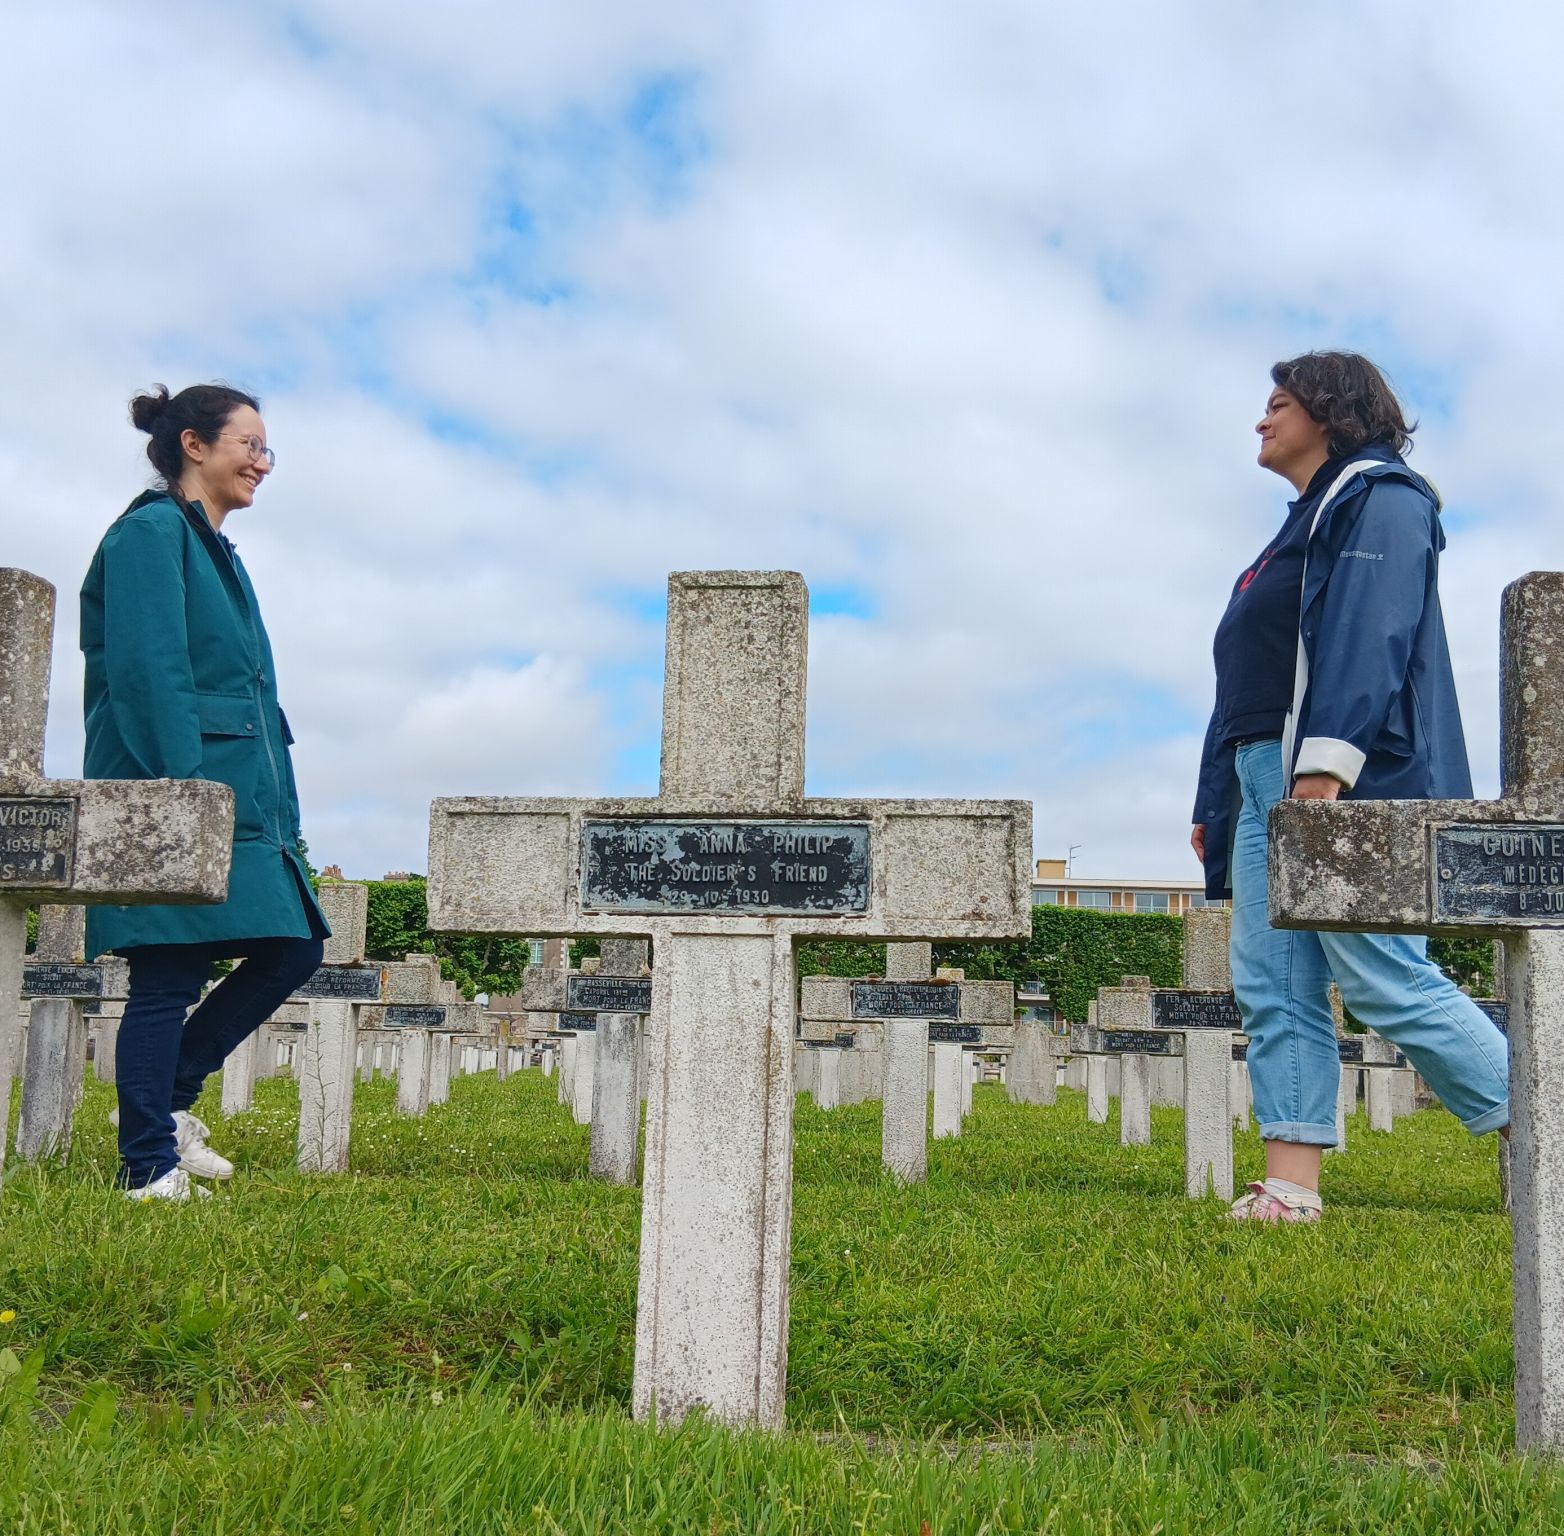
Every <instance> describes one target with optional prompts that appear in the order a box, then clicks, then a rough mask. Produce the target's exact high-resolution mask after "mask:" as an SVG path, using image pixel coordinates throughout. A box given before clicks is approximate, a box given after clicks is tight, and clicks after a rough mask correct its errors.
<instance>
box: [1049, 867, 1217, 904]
mask: <svg viewBox="0 0 1564 1536" xmlns="http://www.w3.org/2000/svg"><path fill="white" fill-rule="evenodd" d="M1067 868H1068V865H1067V863H1066V861H1065V860H1064V859H1039V860H1038V861H1037V873H1036V875H1035V876H1034V877H1033V880H1032V905H1033V906H1034V907H1087V908H1090V909H1092V910H1094V911H1098V912H1142V913H1144V912H1157V913H1160V914H1161V915H1162V916H1164V917H1182V916H1183V915H1184V913H1186V912H1188V911H1189V910H1190V908H1191V907H1203V906H1205V905H1206V894H1205V886H1204V884H1203V882H1201V881H1199V880H1099V879H1086V878H1084V877H1082V876H1079V875H1070V874H1067V873H1066V869H1067Z"/></svg>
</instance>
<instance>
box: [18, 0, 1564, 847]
mask: <svg viewBox="0 0 1564 1536" xmlns="http://www.w3.org/2000/svg"><path fill="white" fill-rule="evenodd" d="M154 12H155V15H154ZM1559 29H1560V23H1559V21H1558V19H1557V17H1556V16H1555V15H1554V13H1553V12H1552V11H1551V10H1547V9H1545V8H1543V7H1541V6H1537V5H1532V6H1523V5H1508V6H1506V5H1500V6H1497V7H1490V8H1488V9H1487V10H1485V11H1483V12H1482V13H1477V12H1469V13H1449V12H1441V13H1439V14H1438V16H1437V17H1436V16H1435V15H1434V14H1433V13H1431V12H1429V11H1428V10H1427V8H1425V7H1420V6H1416V5H1414V4H1412V3H1410V0H1381V3H1378V4H1371V5H1367V6H1362V7H1357V8H1355V9H1354V10H1353V11H1352V12H1351V13H1350V14H1349V13H1345V12H1322V11H1320V10H1318V9H1317V8H1316V9H1315V10H1313V11H1307V12H1304V11H1300V12H1297V13H1296V14H1293V13H1285V12H1276V11H1270V12H1266V13H1265V14H1264V15H1263V17H1261V16H1259V15H1258V14H1257V13H1256V12H1255V11H1254V10H1253V8H1252V7H1250V6H1248V5H1243V4H1239V3H1238V0H1220V3H1217V4H1213V5H1208V6H1202V7H1198V8H1194V9H1190V8H1188V7H1184V8H1170V7H1166V6H1159V5H1154V4H1149V3H1141V4H1127V3H1124V4H1110V5H1106V6H1099V7H1095V8H1091V9H1090V10H1088V9H1085V8H1080V7H1075V8H1059V7H1046V8H1041V7H1037V6H1033V5H1026V4H1022V3H1019V0H980V3H973V4H970V5H966V6H962V7H950V6H947V5H939V4H934V3H932V0H921V3H911V0H904V3H900V4H896V5H879V6H876V5H867V6H854V7H845V8H844V7H841V6H833V5H826V4H823V3H792V4H786V5H783V4H765V5H760V6H755V7H750V8H748V9H746V10H744V11H742V12H739V13H735V15H734V16H732V17H724V16H723V15H722V14H721V13H720V12H719V11H718V10H717V9H715V8H712V7H710V6H705V5H698V4H695V3H693V0H691V3H677V4H671V5H665V6H659V7H651V8H648V7H644V6H639V5H629V4H619V3H615V4H609V3H601V4H585V5H580V6H576V7H571V8H567V9H565V10H560V9H559V8H558V7H536V6H527V7H514V6H498V5H494V4H483V3H480V0H453V3H449V4H447V5H444V6H442V7H440V8H438V10H434V11H430V10H419V9H417V8H409V7H391V8H389V9H388V8H385V7H381V6H373V5H370V4H368V3H367V0H318V3H312V4H311V5H310V6H308V7H304V6H286V5H284V6H273V7H269V8H262V9H260V10H252V11H249V12H242V13H239V12H231V11H226V10H220V9H218V8H216V7H212V6H208V5H203V4H200V3H197V0H169V3H167V4H164V5H161V6H158V7H154V8H153V10H152V11H151V12H149V11H148V10H147V9H146V8H142V9H141V10H135V9H131V10H127V9H125V8H124V7H120V6H113V5H109V4H107V3H98V4H90V3H86V0H65V3H49V4H43V3H24V4H21V5H17V6H13V7H11V8H10V9H9V10H8V11H7V14H6V17H5V19H4V20H3V21H0V42H3V44H4V46H3V47H0V131H3V132H4V133H5V134H6V137H7V141H8V142H9V143H11V144H12V145H14V146H20V148H21V150H22V153H20V154H13V155H11V156H9V157H7V159H6V161H5V163H4V166H3V167H0V198H3V199H4V202H5V206H6V208H7V215H8V216H7V219H6V220H5V221H4V222H3V224H0V330H3V333H4V334H5V335H6V337H7V339H8V341H9V342H10V344H11V345H10V347H9V349H8V354H9V356H10V358H11V359H12V365H11V367H10V368H9V369H8V370H7V374H6V376H5V377H4V378H3V379H0V507H3V508H4V512H3V514H0V515H3V516H4V518H5V523H6V533H5V552H4V558H5V559H6V560H7V561H8V562H13V561H14V562H15V563H19V564H22V565H25V566H28V567H29V568H31V569H35V570H39V571H41V572H43V573H44V574H46V575H48V576H49V577H50V578H51V579H53V580H55V581H56V582H57V583H58V584H59V586H60V587H61V590H62V593H63V594H64V596H63V600H62V621H61V626H60V628H61V634H60V638H59V644H58V645H57V676H56V702H55V709H54V713H53V717H52V720H51V753H50V761H51V764H52V766H53V767H54V769H55V770H56V771H65V770H67V769H69V768H71V767H73V766H74V763H73V762H72V760H71V759H72V754H73V753H79V739H80V731H79V726H77V725H76V723H75V713H76V711H77V710H78V709H79V698H78V694H77V693H76V691H75V689H76V686H77V685H76V682H75V679H76V678H77V677H78V676H79V661H78V660H77V658H76V657H75V655H74V636H73V630H74V621H73V604H72V601H71V598H72V595H73V593H74V591H75V587H76V585H77V583H78V582H79V580H80V574H81V572H82V571H83V570H84V569H85V566H86V562H87V559H88V557H89V555H90V552H91V549H92V546H93V544H94V542H95V540H96V538H97V537H98V534H99V533H100V531H101V529H102V527H103V525H104V524H105V523H106V522H107V521H108V519H109V518H110V517H111V516H112V515H113V513H114V512H116V511H117V510H118V509H119V507H121V506H123V505H124V503H125V502H126V501H128V500H129V499H130V496H131V494H133V492H134V490H135V489H136V488H137V487H138V486H139V485H140V484H141V483H143V480H144V476H145V466H144V461H142V460H141V459H140V457H139V454H140V441H139V440H138V439H137V438H136V437H135V436H134V434H132V433H131V432H130V431H129V430H128V428H127V427H126V425H125V416H124V402H125V399H126V397H127V396H128V395H129V394H130V393H131V391H132V390H133V389H134V388H136V387H139V386H141V385H143V384H145V383H147V382H150V381H151V380H152V379H154V378H164V379H167V381H168V382H170V383H171V384H178V383H180V382H183V381H186V380H189V379H193V378H196V377H209V376H225V377H229V378H232V379H234V380H235V382H240V383H245V382H249V383H252V384H254V385H256V386H257V387H259V388H260V389H261V390H262V392H263V394H264V395H265V401H266V407H267V421H268V427H269V432H270V436H271V439H272V441H273V443H274V445H275V446H276V447H277V449H278V453H279V459H280V465H279V470H278V473H277V476H276V477H275V479H274V480H273V481H272V482H271V483H270V484H268V486H267V487H266V489H265V492H264V494H263V496H262V498H261V499H260V500H259V501H258V503H257V506H256V508H255V509H254V511H253V512H249V513H245V514H242V515H241V516H239V517H236V518H235V519H234V521H233V523H232V525H231V527H232V530H233V532H234V534H235V536H236V537H237V538H238V539H239V542H240V545H241V548H242V550H243V553H244V556H245V558H246V560H247V562H248V564H249V565H250V567H251V570H252V572H253V574H254V575H255V577H256V580H257V583H258V584H259V585H260V587H261V590H262V594H263V598H264V601H265V605H266V611H267V615H268V619H269V622H270V625H271V628H272V631H273V635H274V640H275V643H276V647H277V651H278V659H279V667H280V670H281V674H282V678H283V683H284V693H285V702H286V704H287V706H288V709H289V712H290V716H291V717H292V718H293V719H294V723H295V726H296V728H297V730H298V733H299V736H300V738H301V745H300V757H299V765H300V776H301V781H302V784H303V788H304V793H305V801H306V823H307V831H308V833H309V836H310V838H311V843H312V847H313V848H314V849H315V851H316V852H317V854H318V855H319V856H321V857H323V858H329V859H332V860H333V861H335V862H339V863H342V864H343V865H344V866H345V867H348V868H350V869H353V870H358V871H360V872H367V873H375V872H378V871H377V870H376V869H375V868H374V866H375V865H377V864H384V865H386V866H401V867H413V868H419V867H422V862H423V852H422V850H423V837H424V830H423V818H424V805H425V802H426V801H427V799H428V797H429V796H430V795H432V794H435V793H458V792H462V791H463V790H467V789H475V788H485V789H512V790H516V791H518V792H520V791H523V790H527V789H534V788H543V787H547V788H550V789H562V790H569V789H579V790H589V789H594V788H598V787H604V786H606V785H607V784H608V783H609V782H611V781H612V780H613V779H614V776H615V775H616V773H618V772H620V771H621V770H620V769H619V768H618V767H616V764H618V763H620V761H621V754H622V753H625V752H629V751H633V750H634V749H636V748H637V747H639V748H640V749H641V751H642V753H643V755H644V752H645V749H646V745H647V743H654V742H655V740H656V734H657V718H656V709H655V700H654V699H650V698H649V693H648V690H649V688H650V686H651V685H650V684H649V682H648V679H649V677H651V676H652V675H654V674H655V672H656V669H657V666H658V663H659V661H660V658H661V636H660V634H659V633H658V626H657V625H656V623H655V622H653V621H652V620H650V619H649V618H648V616H647V611H646V602H645V599H646V598H647V597H648V595H650V594H655V593H656V592H658V591H659V590H660V589H661V586H662V583H663V580H664V577H665V575H666V573H667V572H668V571H669V570H671V569H679V568H693V567H703V566H707V567H712V566H750V565H753V566H785V567H788V568H793V569H799V570H802V571H803V572H804V573H805V575H806V577H807V578H808V580H809V581H810V583H811V585H812V587H814V588H815V590H816V591H817V592H819V591H822V590H826V589H836V588H844V587H845V588H853V589H857V590H860V591H862V592H863V593H864V594H865V595H866V599H867V611H868V616H867V617H865V618H859V619H850V620H849V619H840V618H826V619H823V620H820V621H817V623H816V625H815V635H814V640H815V649H814V655H813V657H812V661H811V669H810V678H811V710H810V721H811V733H812V734H811V748H810V762H811V779H810V782H811V787H812V788H815V789H817V790H824V789H830V790H833V791H835V790H917V791H926V792H936V791H937V792H942V793H951V794H961V793H1013V794H1025V795H1031V796H1034V797H1035V798H1036V800H1037V803H1038V814H1037V827H1038V841H1039V848H1040V851H1062V848H1063V841H1061V840H1068V841H1069V842H1079V843H1081V844H1083V845H1084V846H1083V852H1082V859H1081V862H1080V865H1079V867H1080V868H1082V869H1083V870H1084V871H1086V872H1088V873H1090V872H1093V871H1095V872H1098V873H1103V874H1118V875H1126V876H1133V875H1135V874H1137V873H1139V874H1144V875H1147V876H1153V875H1168V874H1179V873H1185V872H1188V871H1189V870H1190V869H1191V868H1192V865H1191V863H1190V859H1189V856H1188V854H1187V852H1186V850H1185V847H1184V843H1185V837H1186V831H1187V827H1186V818H1187V815H1188V806H1189V802H1190V800H1191V798H1192V788H1193V775H1194V766H1195V765H1194V761H1193V759H1194V753H1195V750H1196V741H1195V737H1194V731H1195V729H1197V727H1192V725H1191V722H1192V721H1195V720H1197V719H1198V716H1199V715H1200V713H1201V711H1202V709H1203V708H1204V705H1205V701H1206V699H1207V697H1208V694H1209V689H1210V682H1209V656H1208V644H1209V635H1210V631H1211V629H1212V627H1213V625H1214V623H1215V620H1216V618H1217V616H1218V614H1219V612H1220V608H1221V605H1222V602H1223V600H1224V597H1225V592H1226V588H1227V585H1228V583H1229V581H1230V580H1231V577H1232V575H1233V573H1234V572H1235V571H1236V570H1238V569H1240V568H1241V567H1242V566H1243V564H1244V563H1245V562H1246V560H1247V559H1248V558H1249V557H1250V556H1251V555H1252V554H1253V553H1254V552H1255V550H1256V549H1257V548H1258V547H1259V546H1260V545H1261V544H1262V543H1263V541H1264V539H1265V537H1266V536H1267V535H1268V534H1269V533H1270V532H1271V531H1272V530H1273V528H1274V527H1275V525H1276V524H1277V523H1278V522H1279V521H1280V517H1281V514H1282V503H1283V501H1284V499H1285V487H1283V486H1282V485H1281V484H1280V483H1279V482H1276V481H1274V480H1272V479H1270V478H1269V477H1266V476H1264V475H1262V474H1261V473H1260V472H1259V471H1258V470H1256V469H1254V468H1253V464H1252V454H1253V449H1252V438H1251V436H1250V431H1249V429H1250V427H1251V424H1252V422H1253V420H1254V418H1255V416H1256V414H1257V412H1258V408H1259V405H1260V402H1261V400H1262V398H1263V395H1264V392H1265V387H1266V383H1267V380H1266V375H1265V370H1266V368H1267V366H1268V365H1269V363H1270V362H1271V361H1272V360H1273V359H1274V358H1275V357H1277V356H1280V355H1283V354H1285V353H1288V352H1291V351H1295V350H1299V349H1301V348H1303V347H1305V346H1308V345H1314V344H1327V345H1328V344H1332V343H1340V342H1343V341H1346V342H1348V343H1358V344H1361V345H1363V346H1364V347H1365V348H1366V349H1368V350H1370V351H1372V352H1376V353H1378V354H1380V355H1382V356H1383V357H1384V358H1385V359H1386V360H1387V361H1389V362H1390V363H1391V364H1392V365H1393V366H1394V367H1395V368H1396V369H1397V370H1398V371H1399V372H1400V373H1401V374H1402V378H1403V383H1404V384H1405V386H1406V389H1407V394H1408V396H1409V401H1410V404H1411V405H1412V407H1413V409H1414V410H1415V411H1417V412H1420V413H1421V414H1423V416H1424V417H1425V429H1424V432H1423V434H1422V439H1421V445H1420V448H1419V452H1418V455H1417V458H1416V460H1415V462H1416V463H1418V465H1419V466H1420V467H1422V468H1424V469H1425V470H1426V471H1427V472H1429V473H1430V474H1432V475H1433V477H1434V478H1435V479H1436V480H1437V481H1438V482H1439V484H1440V486H1441V488H1442V490H1443V491H1444V493H1445V496H1446V499H1447V503H1448V505H1449V506H1450V508H1451V509H1452V514H1458V517H1457V516H1456V515H1453V516H1452V528H1453V532H1452V539H1451V547H1450V551H1449V553H1448V555H1447V557H1446V563H1445V568H1444V592H1445V606H1446V611H1447V614H1448V616H1449V620H1450V626H1451V633H1452V644H1453V647H1454V650H1455V654H1456V659H1457V664H1458V668H1459V671H1460V682H1461V687H1462V693H1463V700H1464V703H1465V706H1466V712H1467V726H1468V735H1469V738H1470V741H1471V745H1472V749H1473V759H1474V767H1475V768H1476V769H1477V772H1478V777H1479V782H1480V785H1481V787H1482V788H1484V789H1487V790H1490V791H1491V790H1493V789H1494V788H1496V763H1497V741H1496V721H1497V710H1496V679H1495V672H1496V625H1497V602H1498V593H1499V591H1500V589H1501V588H1502V586H1503V584H1504V583H1505V582H1506V581H1507V580H1509V579H1511V578H1512V577H1513V576H1514V575H1516V574H1519V573H1520V572H1521V571H1523V570H1526V569H1531V568H1538V567H1560V568H1564V532H1561V531H1560V525H1559V523H1558V520H1557V518H1556V517H1553V516H1552V515H1550V514H1551V507H1552V503H1553V500H1554V497H1555V492H1554V489H1553V485H1552V480H1553V475H1552V467H1551V464H1550V463H1549V462H1548V461H1547V459H1546V457H1545V456H1544V454H1543V453H1541V452H1540V451H1539V449H1540V447H1541V445H1542V444H1543V443H1545V442H1546V441H1547V440H1549V432H1548V429H1549V428H1550V427H1551V424H1552V417H1553V414H1554V410H1553V405H1554V399H1555V396H1556V394H1557V390H1556V386H1555V383H1554V374H1555V372H1556V367H1555V363H1554V358H1553V350H1554V342H1553V338H1554V337H1555V336H1556V335H1557V334H1558V331H1559V320H1560V318H1561V316H1560V297H1559V289H1558V284H1557V271H1558V267H1559V260H1560V255H1561V244H1564V240H1561V235H1564V230H1561V221H1564V207H1561V205H1560V203H1559V201H1558V199H1556V198H1554V197H1552V196H1551V195H1548V190H1547V189H1549V188H1550V187H1551V185H1552V182H1553V179H1554V174H1553V167H1554V166H1555V165H1556V163H1557V161H1558V159H1559V155H1560V151H1561V149H1564V144H1561V142H1560V141H1561V138H1564V126H1561V123H1560V121H1559V120H1558V118H1557V114H1556V113H1554V112H1553V111H1552V109H1551V101H1552V97H1553V94H1554V92H1553V90H1552V79H1551V74H1550V64H1549V60H1550V58H1551V55H1552V53H1553V51H1554V50H1553V49H1552V48H1551V46H1550V43H1551V42H1556V41H1557V34H1558V32H1559ZM1520 40H1524V46H1520V45H1519V42H1520ZM653 81H663V82H673V84H672V85H669V86H668V90H669V92H670V93H671V98H672V100H673V110H675V111H682V112H683V113H684V114H685V117H686V118H692V119H693V126H694V134H693V138H694V140H695V141H697V142H698V143H699V144H700V145H701V146H702V147H701V151H700V154H699V156H698V157H697V159H696V160H695V161H694V162H693V163H692V164H691V165H689V166H685V167H683V168H682V169H679V170H678V173H677V174H671V173H670V174H671V180H669V181H668V185H666V186H665V185H663V184H662V181H660V180H659V179H658V178H657V177H656V176H655V175H654V174H653V173H654V172H655V171H656V168H657V166H658V165H659V163H660V157H661V156H663V155H664V150H663V149H662V148H661V147H660V146H659V145H658V144H656V143H649V142H647V141H646V140H644V139H639V140H638V139H637V138H636V137H635V135H634V134H633V133H632V132H631V131H630V129H629V127H628V126H627V124H628V120H629V115H630V113H631V110H632V105H633V104H634V103H635V102H636V101H637V99H638V94H639V93H641V92H643V90H644V88H645V87H646V85H647V84H648V82H653ZM62 82H68V84H69V89H62ZM683 88H687V90H688V93H689V94H688V99H687V100H684V101H683V102H682V104H681V102H680V99H679V97H678V91H679V90H680V89H683ZM664 169H665V170H667V169H668V168H667V167H664ZM665 179H666V178H665ZM670 188H671V190H670ZM507 218H509V219H510V220H511V223H512V224H514V226H515V227H514V228H512V227H510V225H507V224H506V223H505V222H504V220H505V219H507ZM540 295H547V302H544V301H543V300H542V299H541V298H540ZM637 787H644V786H637ZM1099 860H1100V861H1101V862H1100V863H1099Z"/></svg>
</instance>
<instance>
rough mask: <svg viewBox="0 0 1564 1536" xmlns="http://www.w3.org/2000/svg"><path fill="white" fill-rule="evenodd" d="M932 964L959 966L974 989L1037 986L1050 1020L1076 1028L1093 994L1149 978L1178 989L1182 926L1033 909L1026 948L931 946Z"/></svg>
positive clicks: (1149, 917)
mask: <svg viewBox="0 0 1564 1536" xmlns="http://www.w3.org/2000/svg"><path fill="white" fill-rule="evenodd" d="M934 956H935V964H937V965H960V966H962V967H964V968H965V970H966V973H967V976H968V978H969V979H971V980H973V981H1013V982H1016V983H1017V984H1020V983H1022V982H1033V981H1036V982H1041V983H1042V989H1043V991H1045V992H1046V993H1047V994H1048V996H1049V998H1050V999H1051V1000H1052V1002H1053V1006H1054V1010H1055V1012H1057V1013H1059V1014H1060V1015H1061V1016H1062V1017H1064V1018H1066V1019H1071V1020H1074V1021H1076V1022H1079V1021H1081V1020H1084V1019H1085V1017H1086V1005H1087V1004H1088V1003H1089V1002H1091V1001H1092V999H1093V998H1095V997H1096V996H1097V988H1098V987H1116V986H1118V984H1119V982H1120V980H1121V979H1122V978H1123V977H1125V976H1149V977H1151V980H1152V983H1153V984H1154V985H1156V986H1159V987H1176V986H1177V985H1178V984H1179V982H1180V981H1181V980H1182V979H1183V974H1184V924H1183V921H1182V920H1181V919H1180V918H1176V917H1163V916H1162V915H1160V914H1158V913H1145V914H1137V913H1118V912H1094V911H1091V910H1089V909H1086V908H1081V907H1054V906H1046V907H1033V908H1032V937H1031V940H1030V942H1027V943H1016V944H936V945H935V947H934Z"/></svg>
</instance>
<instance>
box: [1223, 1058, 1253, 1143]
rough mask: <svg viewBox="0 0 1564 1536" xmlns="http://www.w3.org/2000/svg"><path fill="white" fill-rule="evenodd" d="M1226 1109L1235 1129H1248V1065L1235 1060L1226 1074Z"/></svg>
mask: <svg viewBox="0 0 1564 1536" xmlns="http://www.w3.org/2000/svg"><path fill="white" fill-rule="evenodd" d="M1227 1111H1228V1113H1229V1114H1230V1115H1231V1116H1232V1117H1233V1129H1234V1130H1235V1131H1247V1130H1248V1129H1249V1065H1248V1063H1247V1062H1243V1061H1235V1062H1234V1063H1233V1064H1232V1068H1231V1070H1230V1071H1229V1072H1228V1076H1227Z"/></svg>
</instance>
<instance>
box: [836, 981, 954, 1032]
mask: <svg viewBox="0 0 1564 1536" xmlns="http://www.w3.org/2000/svg"><path fill="white" fill-rule="evenodd" d="M848 990H849V992H850V995H851V998H852V1015H853V1017H854V1018H855V1019H959V1018H960V1017H961V983H960V982H959V981H855V982H853V983H852V984H851V986H850V987H849V989H848ZM930 1038H932V1036H931V1037H930Z"/></svg>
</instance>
